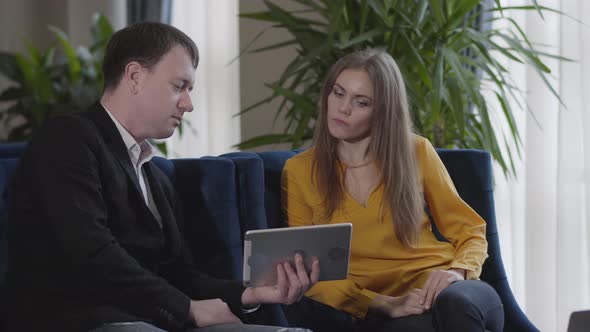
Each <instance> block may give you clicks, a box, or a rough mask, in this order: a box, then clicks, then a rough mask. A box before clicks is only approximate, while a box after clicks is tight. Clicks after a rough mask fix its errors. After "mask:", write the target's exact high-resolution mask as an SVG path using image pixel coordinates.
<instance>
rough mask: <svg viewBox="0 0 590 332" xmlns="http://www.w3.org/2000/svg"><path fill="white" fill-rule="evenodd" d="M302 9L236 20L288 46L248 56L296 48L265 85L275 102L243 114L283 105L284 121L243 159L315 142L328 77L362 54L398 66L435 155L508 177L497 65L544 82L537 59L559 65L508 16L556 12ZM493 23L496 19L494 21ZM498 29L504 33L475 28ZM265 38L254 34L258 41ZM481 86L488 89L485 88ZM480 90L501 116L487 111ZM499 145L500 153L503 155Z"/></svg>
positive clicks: (350, 4)
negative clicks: (480, 155)
mask: <svg viewBox="0 0 590 332" xmlns="http://www.w3.org/2000/svg"><path fill="white" fill-rule="evenodd" d="M296 2H297V3H298V4H299V5H300V7H301V9H299V10H296V11H288V10H285V9H283V8H281V7H280V6H279V5H277V4H278V3H279V2H272V1H269V0H265V1H264V3H265V4H266V7H267V9H266V10H265V11H263V12H257V13H246V14H241V17H243V18H247V19H254V20H259V21H266V22H272V23H273V25H272V28H276V29H286V30H287V31H288V32H289V33H290V35H291V37H292V39H289V40H286V41H282V42H279V43H277V44H273V45H269V46H265V47H262V48H259V49H254V50H248V51H249V52H262V51H272V50H274V49H277V48H281V47H285V46H292V45H294V46H295V48H296V50H297V57H295V59H294V60H293V61H291V62H290V63H289V65H288V66H287V68H286V69H285V71H284V72H283V73H282V75H281V76H280V77H279V78H278V79H277V80H276V81H274V82H272V83H270V84H268V86H269V87H270V88H271V89H272V94H271V95H270V96H269V97H267V98H264V99H263V100H261V101H260V102H258V103H256V104H254V105H251V106H249V107H247V108H245V109H244V110H242V112H241V113H244V112H249V111H251V110H254V109H256V108H257V107H258V106H260V105H262V104H264V103H267V102H270V101H272V100H274V99H277V98H278V99H280V100H281V101H282V102H281V104H280V106H279V108H278V110H277V112H278V114H282V115H283V116H284V117H285V119H286V127H285V129H284V132H283V133H282V134H270V135H261V136H257V137H254V138H252V139H250V140H247V141H244V142H242V143H240V144H239V145H238V147H239V148H242V149H247V148H252V147H255V146H261V145H266V144H275V143H291V145H292V147H294V148H296V147H300V146H301V145H303V144H304V143H305V142H306V141H307V140H309V139H311V138H312V136H313V131H314V125H315V120H316V117H317V101H318V98H319V91H320V86H321V84H322V80H323V79H324V77H325V75H326V73H327V70H328V69H329V68H330V66H331V65H332V64H333V63H334V62H335V61H336V60H337V59H338V58H340V57H341V56H343V55H344V54H347V53H349V52H351V51H353V50H358V49H363V48H366V47H381V48H385V49H386V50H387V51H388V52H389V53H390V54H391V55H392V56H393V57H394V58H395V59H396V61H397V62H398V65H399V66H400V68H401V70H402V71H403V75H404V78H405V80H406V86H407V89H408V94H409V97H410V108H411V112H412V117H413V121H414V124H415V127H416V130H417V132H418V133H420V134H421V135H423V136H425V137H427V138H428V139H430V141H431V142H432V143H433V144H434V145H435V146H436V147H446V148H476V149H484V150H487V151H489V152H490V153H491V154H492V156H493V157H494V159H495V160H497V161H498V163H499V164H500V165H501V166H502V168H503V170H504V172H505V173H506V174H509V173H510V172H511V171H512V170H513V161H514V158H515V156H514V155H513V151H512V150H511V149H510V148H508V146H509V144H508V143H509V142H510V141H513V142H514V143H515V145H514V146H516V149H517V151H516V152H517V153H518V147H519V145H520V138H519V133H518V130H517V128H516V125H515V122H514V118H513V112H514V110H513V109H512V107H511V105H512V101H513V100H516V97H517V95H518V94H519V91H517V89H516V88H515V87H514V85H512V84H511V81H510V75H509V72H508V71H507V69H506V68H505V67H504V66H503V65H502V62H501V61H500V59H499V58H500V56H501V57H507V58H508V59H509V60H510V61H517V62H520V63H526V64H528V65H530V66H532V68H534V69H535V70H536V71H537V73H538V74H539V75H540V77H541V78H543V80H544V82H545V83H546V84H547V86H548V87H549V89H550V90H551V91H552V93H553V94H554V95H555V96H556V97H557V98H559V97H558V96H557V93H556V92H555V90H553V88H552V86H551V84H550V83H549V81H548V80H547V76H548V74H549V73H550V70H549V68H548V67H547V66H546V65H545V64H544V63H543V61H542V60H541V58H540V56H547V57H551V58H558V59H562V60H563V58H561V57H559V56H554V55H551V54H546V53H543V52H541V51H538V50H536V49H535V48H534V46H533V45H532V44H531V42H530V41H529V40H528V38H527V36H526V35H525V34H524V32H523V30H522V29H521V27H520V26H519V25H518V23H517V22H515V21H514V20H512V19H510V18H509V17H506V16H504V11H505V10H511V9H519V10H537V11H538V12H539V14H541V15H542V11H544V10H549V11H554V10H551V9H549V8H546V7H542V6H539V5H538V4H537V3H536V1H533V3H532V5H530V6H521V7H504V8H503V7H502V6H501V5H500V3H499V0H496V1H495V2H490V3H488V7H489V8H485V7H482V4H481V2H482V1H480V0H442V1H441V0H380V1H379V0H338V1H333V0H296ZM491 13H495V14H496V15H491ZM492 20H495V21H505V22H507V25H508V26H510V29H500V28H494V27H492V25H491V24H487V25H488V27H487V28H483V29H482V28H481V25H482V23H486V22H488V23H489V22H491V21H492ZM261 35H262V33H261V34H259V36H258V37H257V38H259V37H260V36H261ZM484 82H485V84H484ZM484 89H488V90H490V92H491V95H493V96H494V97H495V98H496V100H497V102H498V105H500V107H499V109H494V108H492V107H491V106H490V101H489V100H486V99H485V98H484V96H483V94H484ZM494 112H495V113H497V114H496V115H495V116H496V117H500V118H503V119H505V121H506V123H507V124H508V126H509V128H510V136H509V137H503V136H502V134H501V133H500V132H499V131H497V130H495V128H494V127H493V125H492V121H491V118H492V116H491V113H494ZM501 144H505V146H506V147H507V148H506V149H505V150H503V149H501V148H500V146H501Z"/></svg>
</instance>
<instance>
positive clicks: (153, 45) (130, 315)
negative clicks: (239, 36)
mask: <svg viewBox="0 0 590 332" xmlns="http://www.w3.org/2000/svg"><path fill="white" fill-rule="evenodd" d="M197 63H198V51H197V48H196V46H195V44H194V43H193V41H192V40H190V38H188V37H187V36H186V35H185V34H184V33H182V32H181V31H179V30H177V29H175V28H173V27H171V26H168V25H165V24H160V23H139V24H136V25H133V26H130V27H127V28H125V29H123V30H120V31H118V32H117V33H115V34H114V35H113V37H112V39H111V40H110V42H109V44H108V46H107V50H106V53H105V59H104V65H103V73H104V80H105V87H104V93H103V96H102V98H101V101H100V104H97V105H96V106H94V107H93V108H92V109H91V110H90V111H89V112H85V113H80V114H75V115H67V116H61V117H57V118H55V119H53V120H50V121H48V123H47V124H46V125H45V126H44V128H42V129H41V130H40V131H39V132H38V133H36V135H35V138H34V139H33V141H32V142H31V143H30V144H29V147H28V148H27V150H26V151H25V153H24V155H23V157H22V159H21V163H20V165H19V167H18V169H17V171H16V173H15V176H14V181H13V184H12V187H11V191H10V193H9V200H10V202H9V220H10V221H11V222H10V225H9V229H8V232H9V235H8V238H9V252H10V254H9V255H10V256H9V271H8V273H7V285H6V288H7V293H8V294H7V298H8V303H10V306H9V307H8V309H7V310H8V313H7V315H6V316H7V328H8V331H89V330H93V331H105V332H106V331H162V330H161V329H165V330H168V331H186V330H187V328H191V327H199V328H197V330H198V331H203V332H205V331H210V330H211V331H220V332H221V331H238V330H240V331H241V330H245V331H275V330H277V328H272V327H260V326H246V325H239V324H240V323H241V322H240V319H239V318H238V317H239V316H240V315H242V312H243V311H244V310H246V311H247V310H248V309H252V308H256V305H258V304H260V303H284V304H290V303H293V302H295V301H297V300H299V299H300V298H301V297H302V296H303V294H304V293H305V291H306V290H307V289H308V288H309V287H311V286H312V285H313V284H315V283H316V282H317V279H318V275H319V263H318V262H317V261H316V262H315V263H314V264H313V267H312V270H311V272H309V273H308V271H306V270H305V267H304V266H303V263H302V259H301V257H300V256H296V257H295V262H296V264H295V266H294V267H291V265H288V264H286V265H279V266H278V267H277V273H278V282H277V285H275V286H272V287H270V286H269V287H257V288H243V287H242V285H241V283H240V282H237V281H224V280H218V279H214V278H211V277H208V276H206V275H204V274H201V273H199V272H197V271H196V270H195V269H194V267H193V266H192V265H191V260H190V257H189V254H188V251H187V248H186V247H185V246H184V244H183V241H182V235H181V233H180V232H179V228H178V225H177V221H178V219H179V214H178V213H177V211H178V207H177V206H176V199H175V197H174V192H173V189H172V187H171V184H170V182H169V181H168V179H167V178H166V177H165V175H164V174H163V173H162V172H161V171H160V170H159V169H158V168H157V167H155V166H154V165H152V164H151V163H150V162H149V160H150V159H151V157H152V155H153V153H152V147H151V146H150V144H149V143H148V141H147V139H150V138H165V137H169V136H170V135H172V133H173V132H174V130H175V128H176V127H177V126H178V125H179V124H180V121H181V119H182V116H183V114H184V113H185V112H190V111H192V110H193V105H192V103H191V99H190V96H189V91H191V90H192V88H193V82H194V78H195V69H196V67H197ZM283 330H284V331H288V330H287V329H283ZM283 330H282V331H283Z"/></svg>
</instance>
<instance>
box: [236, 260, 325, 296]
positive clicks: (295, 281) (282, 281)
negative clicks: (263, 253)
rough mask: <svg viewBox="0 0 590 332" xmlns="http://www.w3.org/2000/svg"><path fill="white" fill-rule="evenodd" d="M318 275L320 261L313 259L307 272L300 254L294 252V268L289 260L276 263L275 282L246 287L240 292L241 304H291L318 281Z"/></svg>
mask: <svg viewBox="0 0 590 332" xmlns="http://www.w3.org/2000/svg"><path fill="white" fill-rule="evenodd" d="M319 276H320V263H319V261H318V260H317V259H314V261H313V263H312V264H311V271H309V272H308V271H307V270H306V269H305V265H304V264H303V257H302V256H301V255H300V254H295V270H294V269H293V267H292V266H291V264H290V263H289V262H285V263H282V264H278V265H277V284H276V285H274V286H260V287H248V288H246V290H244V292H243V293H242V304H243V305H256V304H260V303H281V304H293V303H295V302H297V301H299V300H300V299H301V298H302V297H303V295H304V294H305V292H307V290H308V289H310V288H311V287H312V286H313V285H315V284H316V283H317V282H318V279H319Z"/></svg>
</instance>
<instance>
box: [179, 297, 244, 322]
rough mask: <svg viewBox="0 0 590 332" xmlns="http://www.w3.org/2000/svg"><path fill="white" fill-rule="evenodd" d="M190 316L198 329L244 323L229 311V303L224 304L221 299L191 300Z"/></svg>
mask: <svg viewBox="0 0 590 332" xmlns="http://www.w3.org/2000/svg"><path fill="white" fill-rule="evenodd" d="M189 315H190V318H191V319H192V320H193V322H195V324H196V325H197V326H198V327H205V326H211V325H217V324H241V323H242V321H240V319H239V318H238V317H236V316H235V315H234V314H233V313H232V312H231V310H229V307H228V306H227V303H225V302H223V301H222V300H221V299H212V300H202V301H192V300H191V306H190V309H189Z"/></svg>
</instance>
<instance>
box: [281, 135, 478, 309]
mask: <svg viewBox="0 0 590 332" xmlns="http://www.w3.org/2000/svg"><path fill="white" fill-rule="evenodd" d="M416 152H417V160H418V164H419V165H420V173H419V175H420V177H421V179H420V180H421V183H422V186H423V190H424V197H425V199H426V201H427V203H428V206H429V209H430V212H431V214H432V217H433V218H434V220H435V222H436V225H437V228H438V229H439V230H440V232H441V234H443V235H444V236H445V238H446V239H448V240H449V241H450V243H448V242H440V241H438V240H437V239H436V238H435V236H434V234H433V233H432V231H431V226H430V222H429V220H428V217H427V216H426V214H424V218H423V220H422V224H421V231H420V239H419V241H418V243H417V244H416V245H414V246H413V247H412V249H406V248H405V247H404V246H403V245H402V244H401V242H399V241H398V239H397V238H396V236H395V232H394V228H393V224H392V223H391V222H388V220H391V214H390V212H386V213H387V215H386V216H385V219H383V218H380V216H379V214H380V210H381V208H380V206H381V205H380V204H381V201H382V199H383V188H382V186H378V187H377V188H376V189H375V190H374V191H373V192H372V193H371V196H370V197H369V200H368V204H367V207H366V208H365V207H363V206H362V205H360V204H359V203H357V201H355V200H354V199H353V198H352V197H351V196H350V195H349V194H347V193H346V192H345V196H344V200H343V202H342V204H341V206H340V207H339V208H338V209H336V211H335V212H334V214H333V215H332V218H331V219H330V220H329V223H341V222H350V223H352V225H353V227H352V247H351V254H350V264H349V273H348V279H346V280H337V281H324V282H319V283H317V284H316V285H315V286H314V287H312V288H311V289H310V290H309V291H308V292H307V293H306V296H308V297H310V298H312V299H314V300H316V301H318V302H322V303H324V304H327V305H330V306H332V307H334V308H336V309H339V310H342V311H345V312H348V313H350V314H352V315H353V316H356V317H358V318H364V317H365V315H366V314H367V310H368V305H369V303H370V302H371V301H372V300H373V298H375V296H376V295H377V294H385V295H391V296H399V295H403V294H405V293H406V292H408V291H409V290H411V289H413V288H421V287H422V286H423V285H424V283H425V282H426V279H427V278H428V275H429V273H430V271H432V270H437V269H442V270H446V269H450V268H460V269H464V270H466V271H467V278H468V279H477V278H479V275H480V273H481V266H482V264H483V262H484V260H485V259H486V257H487V241H486V238H485V230H486V224H485V221H484V220H483V219H482V218H481V217H480V216H479V215H478V214H477V213H476V212H475V211H473V209H471V208H470V207H469V206H468V205H467V204H466V203H465V202H464V201H463V200H462V199H461V198H460V197H459V195H458V194H457V191H456V189H455V186H454V185H453V182H452V180H451V178H450V176H449V174H448V172H447V170H446V169H445V167H444V165H443V163H442V161H441V160H440V158H439V157H438V154H437V153H436V151H435V150H434V147H433V146H432V144H430V142H429V141H428V140H427V139H425V138H423V137H420V136H416ZM312 164H313V153H312V151H311V150H308V151H305V152H303V153H301V154H299V155H297V156H295V157H293V158H291V159H289V160H288V161H287V163H286V165H285V168H284V169H283V173H282V191H283V194H282V197H283V208H284V209H285V211H286V214H287V219H288V223H289V226H304V225H317V224H321V223H324V221H323V220H321V216H322V215H324V213H323V204H322V195H321V193H319V192H318V190H317V188H316V187H315V185H314V184H313V182H312ZM320 268H321V262H320Z"/></svg>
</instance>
